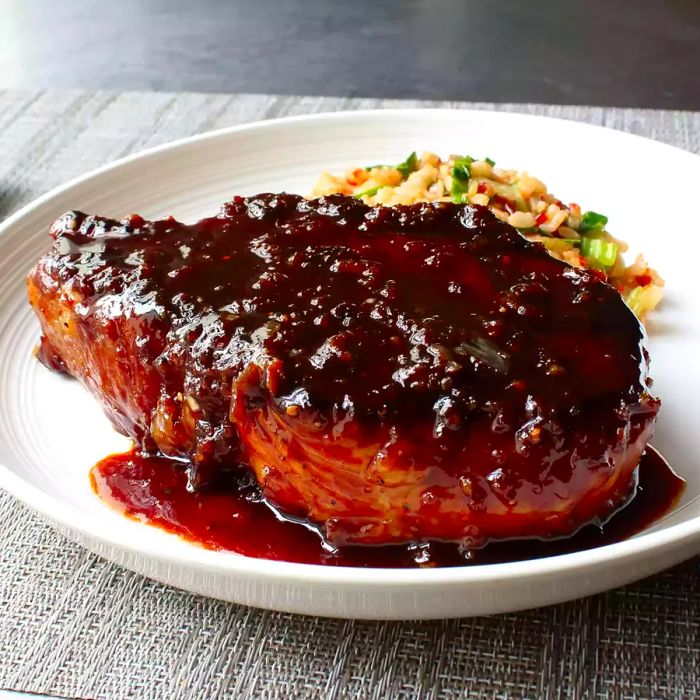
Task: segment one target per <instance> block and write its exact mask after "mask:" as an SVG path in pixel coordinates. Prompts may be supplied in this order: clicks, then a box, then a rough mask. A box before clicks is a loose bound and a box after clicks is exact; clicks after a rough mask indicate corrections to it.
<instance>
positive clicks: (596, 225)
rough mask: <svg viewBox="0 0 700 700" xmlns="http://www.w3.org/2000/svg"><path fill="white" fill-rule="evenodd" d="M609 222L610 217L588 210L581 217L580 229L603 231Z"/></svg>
mask: <svg viewBox="0 0 700 700" xmlns="http://www.w3.org/2000/svg"><path fill="white" fill-rule="evenodd" d="M607 224H608V217H607V216H605V215H603V214H598V212H595V211H587V212H586V213H585V214H584V215H583V216H582V217H581V225H580V226H579V230H580V231H602V230H603V229H604V228H605V227H606V226H607Z"/></svg>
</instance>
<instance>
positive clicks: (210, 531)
mask: <svg viewBox="0 0 700 700" xmlns="http://www.w3.org/2000/svg"><path fill="white" fill-rule="evenodd" d="M91 481H92V486H93V489H94V490H95V492H96V493H97V494H98V495H99V496H100V498H102V499H103V500H104V501H106V502H107V503H108V504H110V505H111V506H113V507H114V508H116V509H117V510H119V511H120V512H122V513H124V514H126V515H128V516H131V517H133V518H135V519H137V520H140V521H144V522H147V523H149V524H151V525H155V526H158V527H161V528H162V529H164V530H166V531H168V532H172V533H175V534H177V535H180V536H181V537H183V538H185V539H186V540H189V541H191V542H194V543H197V544H199V545H201V546H203V547H205V548H208V549H214V550H229V551H232V552H237V553H239V554H243V555H245V556H248V557H257V558H263V559H277V560H283V561H290V562H300V563H305V564H326V565H331V566H363V567H391V568H394V567H396V568H411V567H417V566H423V567H425V566H463V565H470V564H495V563H502V562H511V561H522V560H527V559H538V558H541V557H548V556H555V555H559V554H567V553H570V552H577V551H582V550H586V549H591V548H593V547H599V546H602V545H607V544H612V543H614V542H619V541H621V540H624V539H627V538H628V537H631V536H632V535H634V534H636V533H638V532H640V531H642V530H643V529H645V528H646V527H648V526H649V525H651V524H652V523H653V522H655V521H657V520H658V519H659V518H661V517H663V516H664V515H665V514H666V513H668V512H669V511H670V510H671V509H672V508H673V506H674V505H675V504H676V503H677V502H678V499H679V497H680V495H681V493H682V492H683V489H684V487H685V481H684V480H683V479H681V478H680V477H679V476H677V475H676V474H675V473H674V471H673V470H672V469H671V467H670V466H669V465H668V464H667V463H666V462H665V461H664V460H663V458H662V457H661V456H660V455H659V453H658V452H656V450H654V449H653V448H651V447H649V448H647V450H646V452H645V454H644V455H643V457H642V459H641V462H640V464H639V469H638V481H637V487H636V490H635V492H634V495H633V497H632V498H631V499H630V500H629V502H628V503H627V504H626V505H625V506H624V507H622V508H620V509H619V510H618V511H616V512H615V513H614V514H613V515H612V516H611V517H610V518H609V519H608V520H607V522H605V523H604V524H602V525H593V524H589V525H586V526H584V527H583V528H581V529H580V530H579V531H578V532H577V533H576V534H575V535H573V536H572V537H568V538H565V539H557V540H511V541H505V542H492V543H490V544H488V545H487V546H485V547H482V548H480V549H473V550H465V549H464V548H460V547H459V546H458V545H456V544H454V543H446V542H424V543H413V544H404V545H390V546H347V547H343V548H340V549H335V550H334V549H332V548H331V547H329V546H328V545H327V544H326V543H324V541H323V539H322V538H321V536H320V535H319V533H318V531H317V530H316V529H315V528H314V527H313V526H312V525H310V524H309V523H307V522H303V521H301V520H293V519H290V518H286V517H284V516H282V515H281V514H279V513H278V512H276V511H275V509H274V508H273V507H272V506H271V505H270V504H268V503H266V502H265V500H264V499H263V497H262V496H261V494H260V492H259V489H258V487H257V485H256V484H255V483H254V481H253V479H252V477H251V476H250V475H248V474H244V473H241V472H240V471H239V472H228V473H224V474H223V475H222V477H221V478H220V479H219V480H218V481H217V483H216V484H215V485H213V486H209V487H207V488H202V489H200V490H198V491H196V492H192V491H189V490H188V489H187V475H186V471H185V465H184V464H183V463H181V462H178V461H177V460H173V459H168V458H166V457H161V456H150V455H144V454H142V453H140V452H138V451H137V450H132V451H131V452H127V453H125V454H118V455H111V456H109V457H107V458H106V459H104V460H102V461H100V462H99V463H98V464H97V465H95V467H94V468H93V470H92V472H91Z"/></svg>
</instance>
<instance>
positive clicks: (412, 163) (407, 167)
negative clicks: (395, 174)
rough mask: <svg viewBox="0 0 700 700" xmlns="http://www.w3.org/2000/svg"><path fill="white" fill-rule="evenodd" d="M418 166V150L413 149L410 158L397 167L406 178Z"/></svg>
mask: <svg viewBox="0 0 700 700" xmlns="http://www.w3.org/2000/svg"><path fill="white" fill-rule="evenodd" d="M417 168H418V156H417V155H416V152H415V151H413V153H411V155H410V156H408V158H406V160H405V161H404V162H403V163H399V164H398V165H397V166H396V169H397V170H398V171H399V172H400V173H401V176H402V177H403V179H404V180H405V179H406V178H407V177H408V176H409V175H410V174H411V173H412V172H413V171H414V170H416V169H417Z"/></svg>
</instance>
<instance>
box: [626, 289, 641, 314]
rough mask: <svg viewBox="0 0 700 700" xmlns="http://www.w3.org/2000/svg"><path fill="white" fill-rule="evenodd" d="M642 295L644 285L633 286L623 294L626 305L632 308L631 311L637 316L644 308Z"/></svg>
mask: <svg viewBox="0 0 700 700" xmlns="http://www.w3.org/2000/svg"><path fill="white" fill-rule="evenodd" d="M644 296H645V289H644V287H635V288H634V289H632V290H630V291H629V292H627V294H626V295H625V302H626V303H627V306H629V307H630V309H632V313H633V314H634V315H635V316H637V317H639V316H640V315H641V313H642V311H643V310H644Z"/></svg>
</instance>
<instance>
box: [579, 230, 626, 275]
mask: <svg viewBox="0 0 700 700" xmlns="http://www.w3.org/2000/svg"><path fill="white" fill-rule="evenodd" d="M581 255H583V257H584V258H585V259H586V262H588V263H589V264H592V265H593V266H594V267H604V268H608V267H612V266H613V265H614V264H615V260H617V244H616V243H613V242H612V241H606V240H604V239H602V238H591V237H589V236H584V237H583V238H582V239H581Z"/></svg>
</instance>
